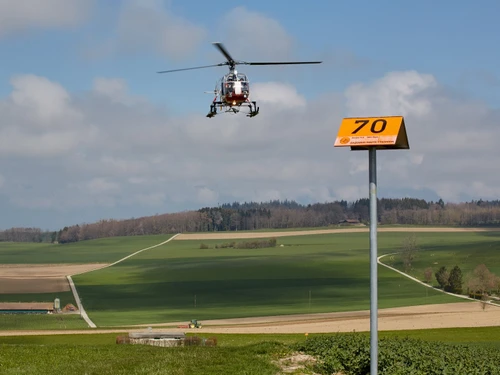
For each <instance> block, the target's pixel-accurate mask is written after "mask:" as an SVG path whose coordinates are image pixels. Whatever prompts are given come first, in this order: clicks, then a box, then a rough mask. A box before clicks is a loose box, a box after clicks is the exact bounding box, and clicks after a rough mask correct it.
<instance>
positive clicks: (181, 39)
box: [92, 0, 207, 60]
mask: <svg viewBox="0 0 500 375" xmlns="http://www.w3.org/2000/svg"><path fill="white" fill-rule="evenodd" d="M206 33H207V31H206V30H205V28H204V27H202V26H199V25H196V24H194V23H192V22H191V21H189V20H187V19H185V18H183V17H181V16H177V15H175V14H173V13H172V12H171V11H170V10H169V9H167V8H166V7H165V6H164V5H163V2H162V1H159V0H126V1H124V2H123V5H122V7H121V9H120V13H119V15H118V20H117V24H116V27H115V33H114V34H115V35H114V37H112V38H111V39H109V40H107V41H105V42H104V44H101V45H100V46H98V48H97V51H101V52H102V51H105V52H104V53H134V54H135V53H144V52H153V53H155V54H157V55H159V56H165V57H168V58H171V59H173V60H180V59H184V58H187V57H189V56H191V54H192V53H193V52H194V51H195V50H196V48H198V46H199V45H200V43H201V42H202V41H203V40H204V39H205V37H206ZM92 49H93V50H94V53H95V51H96V48H94V47H93V48H92ZM97 53H99V52H97Z"/></svg>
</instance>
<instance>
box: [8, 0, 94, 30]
mask: <svg viewBox="0 0 500 375" xmlns="http://www.w3.org/2000/svg"><path fill="white" fill-rule="evenodd" d="M93 4H94V0H44V1H39V0H21V1H12V0H0V38H2V37H5V36H7V35H9V34H13V33H17V32H24V31H26V30H31V29H51V28H68V27H74V26H78V25H80V24H81V23H82V21H84V20H85V19H86V18H87V16H88V14H89V11H90V9H91V8H92V7H93Z"/></svg>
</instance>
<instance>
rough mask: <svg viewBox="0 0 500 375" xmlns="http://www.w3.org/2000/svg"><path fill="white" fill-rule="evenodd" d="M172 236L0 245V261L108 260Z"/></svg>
mask: <svg viewBox="0 0 500 375" xmlns="http://www.w3.org/2000/svg"><path fill="white" fill-rule="evenodd" d="M170 237H172V235H167V234H165V235H157V236H128V237H111V238H102V239H98V240H90V241H81V242H75V243H68V244H39V243H12V242H2V243H1V244H0V264H63V263H109V262H114V261H117V260H119V259H121V258H123V257H125V256H127V255H129V254H132V253H133V252H135V251H138V250H141V249H143V248H146V247H149V246H153V245H156V244H158V243H161V242H163V241H166V240H168V239H169V238H170Z"/></svg>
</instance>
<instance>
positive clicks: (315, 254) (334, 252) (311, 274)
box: [74, 228, 498, 326]
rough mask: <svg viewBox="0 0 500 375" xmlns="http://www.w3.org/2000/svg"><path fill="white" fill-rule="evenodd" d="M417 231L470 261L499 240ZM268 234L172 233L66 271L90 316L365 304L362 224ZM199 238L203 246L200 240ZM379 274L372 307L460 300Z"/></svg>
mask: <svg viewBox="0 0 500 375" xmlns="http://www.w3.org/2000/svg"><path fill="white" fill-rule="evenodd" d="M409 233H411V228H409V232H408V233H404V232H403V233H400V232H397V233H396V232H392V233H388V232H383V233H379V235H378V245H379V254H384V253H391V252H395V251H399V250H400V249H401V244H402V241H403V239H404V238H405V237H406V236H408V234H409ZM417 237H418V242H419V245H420V246H421V247H422V248H432V249H433V251H436V252H437V251H444V252H457V251H461V252H467V251H472V250H473V251H474V254H475V255H476V258H472V257H466V256H464V257H463V259H468V260H470V261H475V259H478V258H477V256H478V254H485V253H486V252H489V251H492V250H491V249H496V247H497V246H498V245H497V243H498V241H497V238H496V237H492V236H489V235H488V234H487V233H418V234H417ZM277 241H278V246H277V247H276V248H265V249H232V248H214V247H215V245H221V244H224V243H227V242H229V241H228V240H206V241H172V242H170V243H168V244H166V245H164V246H161V247H158V248H155V249H151V250H148V251H146V252H143V253H141V254H138V255H137V256H134V257H132V258H129V259H127V260H126V261H124V262H122V263H120V264H118V265H116V266H113V267H110V268H107V269H103V270H98V271H95V272H92V273H89V274H83V275H79V276H76V277H75V278H74V281H75V283H76V285H77V287H78V291H79V293H80V295H81V296H82V297H83V298H84V301H85V307H86V310H87V312H88V313H89V315H90V317H91V319H92V320H93V321H94V322H95V323H96V324H97V325H98V326H111V325H115V326H118V325H127V324H152V323H165V322H169V321H170V322H171V321H186V320H189V319H192V318H196V319H200V320H204V319H205V320H207V319H218V318H232V317H245V316H247V317H248V316H265V315H278V314H298V313H318V312H335V311H352V310H365V309H369V306H370V305H369V297H370V289H369V285H370V280H369V277H370V274H369V237H368V236H367V235H366V233H336V234H322V235H307V236H290V237H280V238H278V240H277ZM202 243H204V244H206V245H208V246H209V247H210V248H209V249H200V245H201V244H202ZM280 245H283V247H281V246H280ZM384 260H385V259H384ZM492 261H496V260H495V259H493V260H492ZM497 264H498V262H497ZM378 280H379V307H380V308H388V307H398V306H411V305H420V304H431V303H447V302H458V301H463V300H461V299H458V298H456V297H452V296H448V295H445V294H442V293H440V292H438V291H436V290H432V289H429V288H426V287H424V286H421V285H418V284H416V283H415V282H413V281H411V280H409V279H407V278H405V277H404V276H402V275H399V274H397V273H395V272H394V271H391V270H388V269H387V268H385V267H379V268H378Z"/></svg>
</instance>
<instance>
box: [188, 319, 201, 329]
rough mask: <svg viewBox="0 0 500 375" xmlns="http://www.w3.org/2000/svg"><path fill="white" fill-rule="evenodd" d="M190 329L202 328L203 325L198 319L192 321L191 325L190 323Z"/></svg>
mask: <svg viewBox="0 0 500 375" xmlns="http://www.w3.org/2000/svg"><path fill="white" fill-rule="evenodd" d="M189 328H201V323H200V322H199V321H197V320H196V319H192V320H191V323H189Z"/></svg>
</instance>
